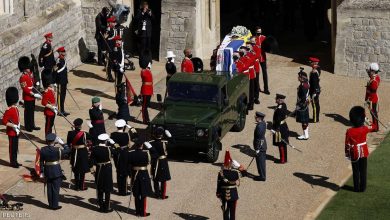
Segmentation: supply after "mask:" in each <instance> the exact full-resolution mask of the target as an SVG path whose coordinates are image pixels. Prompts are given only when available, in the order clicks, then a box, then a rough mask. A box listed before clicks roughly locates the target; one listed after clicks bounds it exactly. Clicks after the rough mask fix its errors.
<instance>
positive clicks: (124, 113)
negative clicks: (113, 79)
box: [115, 83, 131, 122]
mask: <svg viewBox="0 0 390 220" xmlns="http://www.w3.org/2000/svg"><path fill="white" fill-rule="evenodd" d="M117 91H118V92H117V93H116V95H115V101H116V104H117V105H118V112H117V114H116V118H117V119H123V120H125V121H126V122H127V121H130V120H131V116H130V111H129V104H128V103H127V96H126V84H125V83H121V84H119V85H118V90H117Z"/></svg>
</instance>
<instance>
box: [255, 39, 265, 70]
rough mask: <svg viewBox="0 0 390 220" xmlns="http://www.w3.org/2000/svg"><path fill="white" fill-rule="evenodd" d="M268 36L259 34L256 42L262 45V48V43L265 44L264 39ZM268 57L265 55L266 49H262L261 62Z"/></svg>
mask: <svg viewBox="0 0 390 220" xmlns="http://www.w3.org/2000/svg"><path fill="white" fill-rule="evenodd" d="M266 38H267V37H266V36H264V35H260V36H257V37H256V44H257V45H259V46H260V48H261V45H262V44H263V41H264V40H265V39H266ZM266 59H267V56H266V55H265V51H264V50H263V49H262V50H261V57H260V62H261V63H263V62H265V61H266Z"/></svg>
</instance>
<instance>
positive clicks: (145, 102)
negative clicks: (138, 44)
mask: <svg viewBox="0 0 390 220" xmlns="http://www.w3.org/2000/svg"><path fill="white" fill-rule="evenodd" d="M139 65H140V66H141V68H142V70H141V79H142V86H141V95H142V109H141V111H142V122H143V123H144V124H148V123H149V122H150V119H149V112H148V107H149V105H150V99H151V98H152V95H153V74H152V71H150V66H151V64H150V63H149V59H146V58H144V59H141V60H140V64H139Z"/></svg>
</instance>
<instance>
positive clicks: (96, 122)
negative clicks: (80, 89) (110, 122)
mask: <svg viewBox="0 0 390 220" xmlns="http://www.w3.org/2000/svg"><path fill="white" fill-rule="evenodd" d="M102 109H103V106H102V103H101V102H100V98H99V97H96V96H95V97H93V98H92V107H91V108H90V109H89V119H91V123H90V124H89V125H88V127H89V128H90V129H89V133H90V134H91V136H92V142H93V144H94V145H96V144H97V138H98V136H99V135H101V134H104V133H106V127H105V126H104V116H103V111H102Z"/></svg>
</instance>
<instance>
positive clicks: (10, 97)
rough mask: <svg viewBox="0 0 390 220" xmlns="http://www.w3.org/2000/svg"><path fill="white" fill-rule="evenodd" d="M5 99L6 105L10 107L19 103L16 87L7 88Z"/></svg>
mask: <svg viewBox="0 0 390 220" xmlns="http://www.w3.org/2000/svg"><path fill="white" fill-rule="evenodd" d="M5 99H6V101H7V105H8V106H11V105H14V104H16V103H18V101H19V92H18V89H17V88H16V87H9V88H8V89H7V91H6V92H5Z"/></svg>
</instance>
